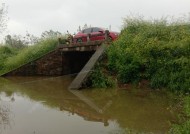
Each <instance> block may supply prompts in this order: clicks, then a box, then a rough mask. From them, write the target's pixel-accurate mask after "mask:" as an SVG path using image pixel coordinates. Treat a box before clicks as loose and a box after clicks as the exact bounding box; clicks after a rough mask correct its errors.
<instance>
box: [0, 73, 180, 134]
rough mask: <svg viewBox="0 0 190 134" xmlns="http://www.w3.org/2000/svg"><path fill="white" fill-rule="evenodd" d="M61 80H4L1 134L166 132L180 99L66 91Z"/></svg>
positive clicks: (140, 92) (136, 92)
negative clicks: (177, 100)
mask: <svg viewBox="0 0 190 134" xmlns="http://www.w3.org/2000/svg"><path fill="white" fill-rule="evenodd" d="M72 80H73V77H71V76H67V77H65V76H63V77H8V78H0V116H1V119H0V133H1V134H124V133H128V132H130V133H155V134H162V133H166V132H167V131H168V130H169V129H170V127H171V123H172V122H176V121H177V110H176V109H175V105H176V103H177V102H176V99H175V97H174V96H173V95H170V94H168V93H165V92H161V91H153V90H149V89H135V88H132V89H117V88H115V89H84V90H80V91H79V90H68V89H67V87H68V86H69V84H70V83H71V81H72Z"/></svg>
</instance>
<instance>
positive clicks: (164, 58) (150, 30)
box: [107, 19, 190, 92]
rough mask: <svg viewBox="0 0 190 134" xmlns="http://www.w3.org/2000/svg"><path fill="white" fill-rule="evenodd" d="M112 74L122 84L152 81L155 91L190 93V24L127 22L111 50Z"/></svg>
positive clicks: (130, 20) (109, 62)
mask: <svg viewBox="0 0 190 134" xmlns="http://www.w3.org/2000/svg"><path fill="white" fill-rule="evenodd" d="M107 55H108V68H109V71H110V72H112V73H114V74H117V77H118V79H119V81H120V82H122V83H128V82H138V81H140V80H142V79H147V80H150V82H151V87H152V88H161V87H167V88H169V89H171V90H180V91H184V92H189V91H190V24H188V23H183V24H179V23H174V24H167V22H166V21H165V20H160V21H158V20H157V21H145V20H142V19H126V20H125V23H124V27H123V29H122V31H121V34H120V36H119V38H118V40H116V41H115V42H114V43H113V44H112V45H111V46H110V47H109V49H108V51H107Z"/></svg>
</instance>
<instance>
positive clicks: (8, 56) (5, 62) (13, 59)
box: [0, 39, 57, 75]
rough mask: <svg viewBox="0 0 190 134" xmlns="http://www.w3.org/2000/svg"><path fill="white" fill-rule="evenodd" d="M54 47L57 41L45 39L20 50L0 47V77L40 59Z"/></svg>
mask: <svg viewBox="0 0 190 134" xmlns="http://www.w3.org/2000/svg"><path fill="white" fill-rule="evenodd" d="M56 46H57V39H46V40H43V41H40V42H39V43H37V44H35V45H33V46H28V47H26V48H24V49H22V50H14V49H12V48H9V47H6V46H3V47H0V57H1V58H0V75H2V74H4V73H6V72H8V71H11V70H13V69H15V68H18V67H20V66H22V65H24V64H26V63H28V62H30V61H32V60H34V59H36V58H39V57H41V56H42V55H44V54H46V53H48V52H50V51H52V50H54V49H55V47H56Z"/></svg>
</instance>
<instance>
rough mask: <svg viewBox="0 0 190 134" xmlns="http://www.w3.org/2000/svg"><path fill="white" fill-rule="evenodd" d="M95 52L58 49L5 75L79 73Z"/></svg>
mask: <svg viewBox="0 0 190 134" xmlns="http://www.w3.org/2000/svg"><path fill="white" fill-rule="evenodd" d="M93 53H94V51H89V52H64V53H63V52H61V51H59V50H56V51H54V52H50V53H49V54H47V55H45V56H43V57H41V58H39V59H37V60H35V61H32V62H30V63H28V64H26V65H24V66H21V67H19V68H17V69H15V70H13V71H11V72H9V73H7V74H5V75H4V76H61V75H66V74H73V73H78V72H79V71H80V70H81V69H82V68H83V66H84V65H85V64H86V62H87V61H88V60H89V59H90V57H91V56H92V54H93Z"/></svg>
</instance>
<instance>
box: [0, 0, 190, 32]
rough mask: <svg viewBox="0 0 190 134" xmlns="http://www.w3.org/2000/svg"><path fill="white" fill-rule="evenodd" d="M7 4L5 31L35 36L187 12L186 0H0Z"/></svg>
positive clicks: (189, 10)
mask: <svg viewBox="0 0 190 134" xmlns="http://www.w3.org/2000/svg"><path fill="white" fill-rule="evenodd" d="M0 3H5V4H6V5H7V6H8V17H9V22H8V31H9V33H11V34H21V35H25V34H26V31H28V32H29V33H31V34H34V35H36V36H39V35H40V34H41V33H42V32H43V31H45V30H50V29H52V30H57V31H60V32H62V33H64V32H66V30H69V31H70V32H72V33H74V32H76V30H77V28H78V26H79V25H80V26H83V25H84V24H88V25H91V26H100V27H105V28H108V27H109V25H111V27H112V30H113V31H119V30H120V28H121V26H122V21H123V20H122V18H125V17H126V16H131V15H137V14H140V15H143V16H144V17H146V18H160V17H163V16H168V15H169V16H175V17H179V16H183V15H185V14H186V15H188V14H189V13H190V0H0Z"/></svg>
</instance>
